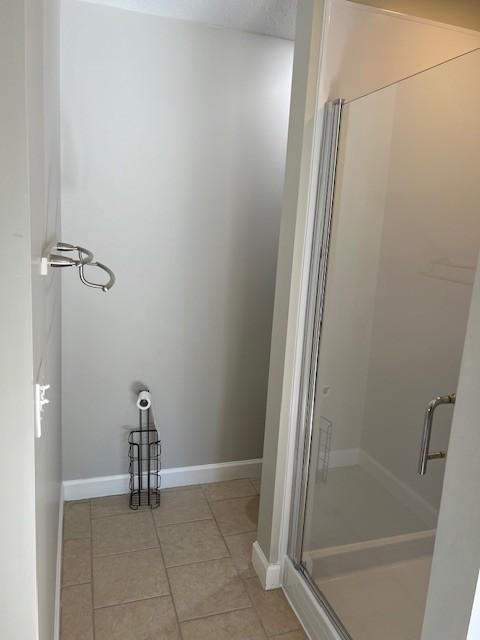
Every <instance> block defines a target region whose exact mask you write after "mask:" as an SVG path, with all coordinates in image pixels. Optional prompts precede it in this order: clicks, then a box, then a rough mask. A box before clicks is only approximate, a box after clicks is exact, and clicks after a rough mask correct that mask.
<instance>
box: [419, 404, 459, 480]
mask: <svg viewBox="0 0 480 640" xmlns="http://www.w3.org/2000/svg"><path fill="white" fill-rule="evenodd" d="M455 400H456V394H455V393H452V394H450V395H448V396H437V397H436V398H434V399H433V400H431V401H430V402H429V403H428V405H427V410H426V411H425V420H424V423H423V432H422V444H421V446H420V458H419V460H418V473H419V475H421V476H424V475H425V474H426V473H427V464H428V461H429V460H441V459H442V458H446V456H447V452H446V451H432V452H430V438H431V435H432V426H433V416H434V413H435V409H436V408H437V407H439V406H440V405H441V404H455Z"/></svg>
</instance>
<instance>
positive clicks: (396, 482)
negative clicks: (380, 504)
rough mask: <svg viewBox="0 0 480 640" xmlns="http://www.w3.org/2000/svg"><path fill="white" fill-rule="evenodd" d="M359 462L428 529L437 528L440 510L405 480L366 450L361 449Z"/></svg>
mask: <svg viewBox="0 0 480 640" xmlns="http://www.w3.org/2000/svg"><path fill="white" fill-rule="evenodd" d="M358 464H359V465H360V466H361V467H363V468H364V469H365V471H367V472H368V473H369V474H370V475H371V476H373V477H374V478H375V480H377V481H378V482H379V483H380V484H381V485H383V486H384V487H385V488H386V489H387V490H388V491H389V492H390V493H391V494H392V495H393V496H395V497H396V498H397V499H398V500H399V502H401V503H402V504H404V505H405V506H407V507H408V508H409V509H410V510H411V511H413V512H414V513H415V514H416V515H417V516H418V517H419V518H421V519H422V520H423V522H424V523H425V528H426V529H435V528H436V526H437V517H438V512H437V510H436V509H435V507H433V506H432V505H431V504H430V503H429V502H427V500H425V498H422V496H420V495H419V494H418V493H417V492H416V491H414V490H413V489H412V488H411V487H409V486H408V485H407V484H406V483H405V482H403V480H400V478H398V477H397V476H396V475H394V474H393V473H392V472H391V471H389V470H388V469H387V468H386V467H384V466H383V465H382V464H380V462H378V460H376V459H375V458H372V456H370V455H369V454H368V453H367V452H366V451H364V450H363V449H360V452H359V456H358Z"/></svg>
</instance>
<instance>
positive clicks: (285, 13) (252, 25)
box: [84, 0, 297, 40]
mask: <svg viewBox="0 0 480 640" xmlns="http://www.w3.org/2000/svg"><path fill="white" fill-rule="evenodd" d="M84 2H93V3H95V4H104V5H108V6H111V7H117V8H120V9H129V10H131V11H139V12H141V13H149V14H153V15H158V16H163V17H166V18H175V19H177V20H188V21H190V22H200V23H203V24H209V25H212V26H219V27H228V28H231V29H240V30H242V31H249V32H251V33H259V34H263V35H268V36H274V37H276V38H284V39H287V40H294V38H295V16H296V11H297V0H84Z"/></svg>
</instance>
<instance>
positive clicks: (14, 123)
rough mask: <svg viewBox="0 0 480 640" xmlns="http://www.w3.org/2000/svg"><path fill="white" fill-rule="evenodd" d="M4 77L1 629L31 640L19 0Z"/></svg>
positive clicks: (3, 16) (10, 8) (31, 494)
mask: <svg viewBox="0 0 480 640" xmlns="http://www.w3.org/2000/svg"><path fill="white" fill-rule="evenodd" d="M0 82H1V86H2V100H1V101H0V137H1V140H2V144H1V145H0V181H1V188H0V211H1V214H0V230H1V237H2V250H1V251H0V291H1V294H2V316H1V328H2V330H1V332H0V350H1V353H2V364H1V367H0V388H1V390H2V392H1V393H0V416H1V420H0V431H1V435H2V442H3V447H2V457H3V460H2V465H1V466H0V478H1V481H2V486H4V487H14V489H13V488H12V498H11V499H9V498H8V494H6V493H4V495H3V501H2V506H3V509H4V515H3V516H2V524H1V526H0V554H1V567H2V570H1V573H0V599H1V613H0V636H1V637H2V638H18V639H19V640H31V639H32V638H35V637H36V634H37V603H36V567H35V469H34V442H33V402H32V386H31V384H32V325H31V322H32V315H31V289H30V229H29V227H30V224H29V211H28V198H27V191H28V174H27V162H28V157H27V136H26V131H27V122H26V113H25V100H26V96H25V11H24V4H23V2H18V0H6V1H5V2H2V3H1V4H0ZM7 301H8V302H7ZM19 469H20V470H21V473H19ZM12 479H14V482H13V483H12ZM13 496H17V497H18V496H21V499H15V498H14V497H13Z"/></svg>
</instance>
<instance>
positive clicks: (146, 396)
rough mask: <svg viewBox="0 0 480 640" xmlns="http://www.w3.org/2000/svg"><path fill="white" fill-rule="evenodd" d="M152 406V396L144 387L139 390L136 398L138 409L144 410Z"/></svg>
mask: <svg viewBox="0 0 480 640" xmlns="http://www.w3.org/2000/svg"><path fill="white" fill-rule="evenodd" d="M151 406H152V396H151V395H150V391H147V390H146V389H145V390H144V391H140V393H139V394H138V398H137V407H138V408H139V409H140V411H146V410H147V409H150V407H151Z"/></svg>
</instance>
